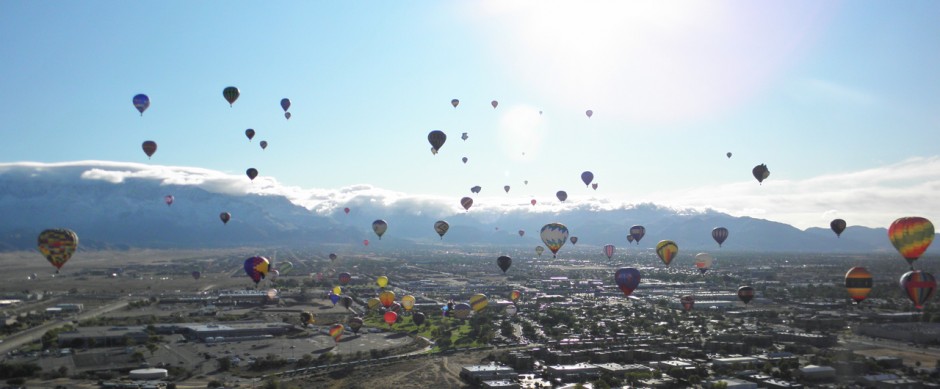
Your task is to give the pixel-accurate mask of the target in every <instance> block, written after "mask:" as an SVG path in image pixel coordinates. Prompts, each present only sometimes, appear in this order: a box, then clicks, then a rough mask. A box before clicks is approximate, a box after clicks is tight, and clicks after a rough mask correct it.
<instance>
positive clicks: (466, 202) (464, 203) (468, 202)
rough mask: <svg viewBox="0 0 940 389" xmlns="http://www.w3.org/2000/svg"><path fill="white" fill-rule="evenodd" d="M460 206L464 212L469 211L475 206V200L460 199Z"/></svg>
mask: <svg viewBox="0 0 940 389" xmlns="http://www.w3.org/2000/svg"><path fill="white" fill-rule="evenodd" d="M460 205H461V206H462V207H463V209H464V210H466V211H469V210H470V207H471V206H473V199H471V198H469V197H464V198H462V199H460Z"/></svg>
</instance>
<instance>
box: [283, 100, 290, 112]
mask: <svg viewBox="0 0 940 389" xmlns="http://www.w3.org/2000/svg"><path fill="white" fill-rule="evenodd" d="M281 109H283V110H284V112H287V110H288V109H290V99H288V98H283V99H281Z"/></svg>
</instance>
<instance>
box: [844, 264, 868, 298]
mask: <svg viewBox="0 0 940 389" xmlns="http://www.w3.org/2000/svg"><path fill="white" fill-rule="evenodd" d="M872 285H873V281H872V277H871V273H869V272H868V269H865V268H864V267H861V266H856V267H853V268H851V269H849V271H848V272H846V273H845V290H846V291H847V292H848V293H849V297H851V298H852V300H854V301H855V303H856V304H857V303H860V302H862V301H864V300H865V298H867V297H868V293H869V292H871V288H872Z"/></svg>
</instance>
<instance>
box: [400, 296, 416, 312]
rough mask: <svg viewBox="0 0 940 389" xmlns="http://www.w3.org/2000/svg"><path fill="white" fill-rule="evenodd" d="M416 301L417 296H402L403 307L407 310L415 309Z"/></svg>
mask: <svg viewBox="0 0 940 389" xmlns="http://www.w3.org/2000/svg"><path fill="white" fill-rule="evenodd" d="M415 301H416V299H415V296H412V295H410V294H409V295H405V296H403V297H402V298H401V307H402V309H404V310H405V311H406V312H411V310H412V309H414V307H415Z"/></svg>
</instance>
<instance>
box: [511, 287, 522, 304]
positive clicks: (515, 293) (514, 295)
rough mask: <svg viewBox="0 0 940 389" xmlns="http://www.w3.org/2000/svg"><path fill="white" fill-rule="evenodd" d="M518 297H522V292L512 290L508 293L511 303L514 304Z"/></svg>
mask: <svg viewBox="0 0 940 389" xmlns="http://www.w3.org/2000/svg"><path fill="white" fill-rule="evenodd" d="M520 297H522V292H520V291H518V290H514V291H512V292H510V293H509V299H510V300H512V301H513V302H515V301H516V300H519V298H520Z"/></svg>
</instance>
